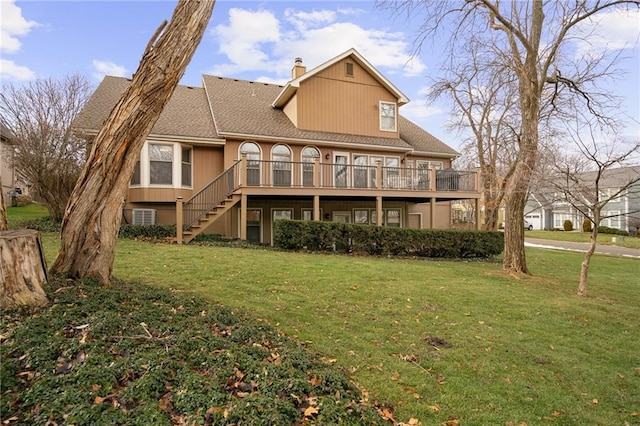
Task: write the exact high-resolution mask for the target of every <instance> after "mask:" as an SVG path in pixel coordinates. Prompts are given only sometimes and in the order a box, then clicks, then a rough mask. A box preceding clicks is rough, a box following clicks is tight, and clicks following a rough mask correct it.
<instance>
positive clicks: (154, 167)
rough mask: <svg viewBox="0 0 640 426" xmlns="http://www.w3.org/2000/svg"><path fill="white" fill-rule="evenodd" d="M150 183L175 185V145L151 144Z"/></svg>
mask: <svg viewBox="0 0 640 426" xmlns="http://www.w3.org/2000/svg"><path fill="white" fill-rule="evenodd" d="M149 183H150V184H151V185H173V145H165V144H159V143H150V144H149Z"/></svg>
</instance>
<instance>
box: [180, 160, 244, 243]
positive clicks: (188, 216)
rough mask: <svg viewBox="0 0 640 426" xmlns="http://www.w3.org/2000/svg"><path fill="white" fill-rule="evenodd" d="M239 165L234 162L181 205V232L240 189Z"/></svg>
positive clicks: (237, 162) (238, 162)
mask: <svg viewBox="0 0 640 426" xmlns="http://www.w3.org/2000/svg"><path fill="white" fill-rule="evenodd" d="M241 164H242V163H241V161H236V162H235V163H234V164H233V165H232V166H231V167H230V168H228V169H227V170H225V171H224V172H223V173H222V174H220V175H218V177H216V178H215V179H213V180H212V181H211V182H209V183H208V184H207V185H206V186H205V187H204V188H202V189H201V190H200V191H198V192H197V193H195V194H194V195H193V196H192V197H191V198H189V199H188V200H187V201H185V202H184V203H183V204H182V220H183V226H182V229H183V230H185V231H186V230H187V229H189V228H190V227H191V226H193V225H194V224H196V223H197V222H198V221H199V220H200V219H201V218H203V217H204V216H205V215H206V214H207V213H208V212H210V211H211V210H213V209H214V208H216V207H217V206H218V205H220V203H222V202H223V201H224V200H225V199H227V198H228V197H229V196H230V195H231V194H233V192H234V191H235V190H236V189H238V188H240V186H241V185H240V184H241V174H240V171H241Z"/></svg>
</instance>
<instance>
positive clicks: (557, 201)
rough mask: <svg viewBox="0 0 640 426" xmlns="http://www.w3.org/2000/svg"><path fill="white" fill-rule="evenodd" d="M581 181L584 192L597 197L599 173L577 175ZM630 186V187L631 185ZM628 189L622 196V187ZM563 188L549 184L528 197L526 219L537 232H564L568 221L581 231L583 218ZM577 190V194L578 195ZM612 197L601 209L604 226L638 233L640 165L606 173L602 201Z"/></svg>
mask: <svg viewBox="0 0 640 426" xmlns="http://www.w3.org/2000/svg"><path fill="white" fill-rule="evenodd" d="M575 178H576V179H577V180H578V181H579V182H581V186H582V187H583V188H584V189H583V191H584V192H585V193H587V194H589V193H591V194H593V195H595V190H589V188H594V187H595V186H594V185H595V179H596V172H586V173H581V174H578V175H576V176H575ZM630 183H631V184H630ZM629 184H630V185H629ZM624 187H627V188H626V190H624V191H623V192H622V193H620V195H619V196H615V195H616V194H617V193H618V192H619V191H620V189H621V188H624ZM559 188H561V186H560V185H547V186H546V189H537V190H536V191H535V192H532V193H531V194H529V198H528V200H527V205H526V207H525V218H526V219H527V220H528V221H529V222H531V223H532V224H533V227H534V229H563V224H564V221H565V220H570V221H571V222H572V223H573V226H574V228H577V229H580V227H581V226H582V222H583V220H584V216H583V215H582V213H580V212H579V211H578V210H577V209H576V208H575V207H574V206H573V205H572V204H571V203H570V202H569V200H568V199H567V198H566V196H565V194H564V193H563V191H560V190H559ZM577 191H578V189H577V188H576V189H575V191H573V192H577ZM611 197H614V198H612V199H611V200H610V201H609V202H608V203H607V204H606V205H605V206H604V208H603V209H602V212H601V215H602V216H603V217H606V216H611V217H608V218H605V219H603V220H602V221H601V222H600V225H601V226H607V227H609V228H616V229H620V230H623V231H627V232H632V233H635V232H636V230H637V229H638V227H640V166H631V167H619V168H615V169H607V170H605V171H604V173H603V175H602V177H601V178H600V181H599V199H600V200H603V199H608V198H611Z"/></svg>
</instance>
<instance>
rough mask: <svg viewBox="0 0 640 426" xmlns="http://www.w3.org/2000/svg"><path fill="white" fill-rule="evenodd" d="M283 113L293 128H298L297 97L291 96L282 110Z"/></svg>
mask: <svg viewBox="0 0 640 426" xmlns="http://www.w3.org/2000/svg"><path fill="white" fill-rule="evenodd" d="M283 111H284V113H285V114H286V116H287V117H289V120H291V122H292V123H293V125H294V126H296V127H298V95H297V94H296V95H293V97H292V98H291V99H290V100H289V102H288V103H287V105H285V107H284V108H283Z"/></svg>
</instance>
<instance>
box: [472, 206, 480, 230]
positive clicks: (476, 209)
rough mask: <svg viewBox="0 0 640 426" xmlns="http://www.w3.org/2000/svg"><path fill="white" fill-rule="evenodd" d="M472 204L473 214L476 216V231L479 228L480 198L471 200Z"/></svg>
mask: <svg viewBox="0 0 640 426" xmlns="http://www.w3.org/2000/svg"><path fill="white" fill-rule="evenodd" d="M473 204H474V206H473V207H474V210H475V214H474V216H475V217H476V228H475V229H476V231H477V230H479V229H480V200H479V199H477V198H476V199H475V200H473Z"/></svg>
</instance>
